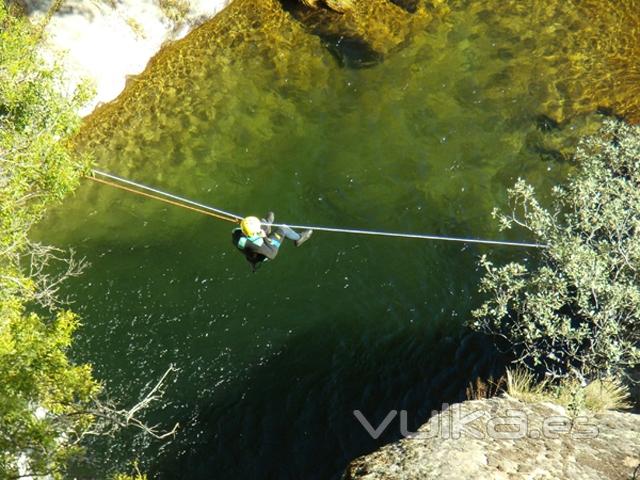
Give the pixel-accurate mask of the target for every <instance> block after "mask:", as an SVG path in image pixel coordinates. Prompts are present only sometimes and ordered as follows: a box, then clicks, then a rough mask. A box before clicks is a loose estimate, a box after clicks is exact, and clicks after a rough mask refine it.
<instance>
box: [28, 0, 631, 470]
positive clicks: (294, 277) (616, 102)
mask: <svg viewBox="0 0 640 480" xmlns="http://www.w3.org/2000/svg"><path fill="white" fill-rule="evenodd" d="M541 3H542V2H537V1H534V0H528V1H525V2H522V1H520V2H490V4H487V2H479V1H466V2H459V3H456V5H457V6H456V7H455V8H451V9H450V10H449V11H447V10H442V11H440V13H439V14H438V15H436V14H435V13H434V14H433V16H432V17H430V20H429V21H428V22H427V21H425V22H424V23H423V24H422V27H421V29H420V30H419V31H418V32H416V33H415V34H413V35H411V36H410V37H408V39H407V41H406V42H405V43H404V44H403V45H401V46H399V47H398V48H395V49H393V50H392V51H391V52H390V53H389V54H388V55H386V56H385V57H384V61H383V62H381V63H378V64H376V65H371V66H370V67H369V68H366V69H352V68H344V66H342V65H344V62H342V63H341V62H339V61H337V59H336V57H335V55H334V53H335V52H334V53H332V52H331V51H330V50H329V49H327V48H326V47H325V44H324V43H323V39H322V38H321V37H319V36H317V35H315V34H314V33H313V32H310V31H309V30H308V27H307V26H305V25H304V24H303V23H301V22H300V21H299V20H296V19H294V18H293V17H292V16H291V15H290V14H289V13H287V12H286V11H285V10H283V9H281V6H280V3H279V2H276V1H275V0H263V1H259V2H258V1H249V0H237V1H236V2H235V3H234V4H232V6H231V7H230V8H229V9H227V10H226V11H225V12H223V13H222V14H220V15H219V16H218V17H216V19H214V20H213V21H211V22H210V23H208V24H206V25H204V26H203V27H201V28H199V29H198V30H196V31H195V32H193V33H192V34H191V35H189V36H188V37H187V38H186V39H184V41H181V42H178V43H176V44H173V45H171V46H169V47H167V48H166V49H165V50H163V52H162V53H161V54H159V55H158V56H157V57H156V58H155V59H154V60H153V61H152V62H151V64H150V66H149V68H148V69H147V71H146V72H145V73H144V74H142V75H141V76H139V77H136V78H133V79H131V80H130V82H129V84H128V87H127V90H126V92H125V93H124V94H123V95H122V96H121V98H120V99H119V100H118V101H116V102H114V103H113V104H110V105H107V106H105V107H104V108H102V109H101V111H100V112H98V113H97V114H96V115H94V116H93V117H92V118H91V119H89V120H88V122H87V123H86V126H85V129H84V131H83V133H82V135H81V137H80V139H79V144H80V148H84V149H88V150H90V151H92V152H93V153H94V154H95V156H96V159H97V163H98V165H99V166H100V167H101V168H102V169H104V170H108V171H113V172H115V173H118V174H120V175H123V176H128V177H130V178H133V179H136V180H139V181H142V182H145V183H148V184H151V185H154V186H157V187H160V188H163V189H166V190H169V191H173V192H175V193H178V194H181V195H185V196H188V197H191V198H194V199H197V200H199V201H202V202H205V203H209V204H212V205H215V206H218V207H221V208H224V209H229V210H232V211H235V212H238V213H253V214H263V213H264V212H266V211H267V210H270V209H272V210H275V212H276V215H277V219H278V220H282V221H286V222H291V223H294V222H295V223H317V224H324V225H331V226H348V227H355V228H362V227H364V228H368V227H372V228H376V229H384V230H397V231H408V232H422V233H434V234H449V235H460V236H462V235H464V236H478V237H492V238H504V235H505V234H504V233H501V232H498V231H497V229H496V227H495V224H494V222H493V221H492V219H491V218H490V212H491V210H492V208H493V207H494V206H496V205H497V206H504V202H505V192H506V188H507V187H508V186H510V185H511V184H513V183H514V181H515V179H516V178H517V177H524V178H526V179H527V180H528V181H529V182H531V183H532V184H534V185H535V186H536V187H537V188H538V189H539V190H540V191H541V192H546V191H548V190H549V189H550V187H551V186H553V185H555V184H556V183H557V182H558V181H560V180H561V179H562V178H563V176H564V175H565V174H566V172H567V170H568V169H569V168H570V162H568V161H567V158H568V155H569V152H570V151H571V148H572V147H573V145H574V144H575V141H576V138H577V137H578V136H579V135H581V134H583V133H586V132H589V131H592V130H593V129H594V128H596V127H597V124H598V122H599V115H597V114H592V112H593V110H594V108H595V105H596V104H595V103H593V102H594V101H595V100H594V99H595V98H598V97H602V98H609V99H610V100H611V103H610V104H604V103H603V104H602V105H604V106H607V105H609V106H611V107H614V108H618V106H623V105H626V103H625V102H624V101H623V99H624V98H627V99H628V98H630V97H628V96H627V97H625V96H621V97H617V96H616V95H614V94H612V92H610V91H609V90H608V89H607V88H606V84H605V83H606V82H605V83H598V82H593V81H590V80H589V81H588V79H587V78H585V77H584V76H580V75H578V73H577V72H579V70H580V68H586V67H585V66H586V65H589V66H590V68H591V70H593V71H595V72H597V71H598V68H604V67H603V66H602V65H604V64H605V63H604V62H605V61H608V60H607V59H608V58H609V57H607V55H598V52H605V51H606V52H609V51H611V52H613V51H614V50H607V47H605V44H606V42H605V43H602V44H601V43H596V44H594V45H593V47H594V49H595V53H593V52H594V51H593V50H591V49H589V50H584V48H585V45H588V43H584V42H586V40H585V39H586V38H589V35H591V34H592V33H590V32H593V29H595V28H597V25H598V21H596V20H594V18H596V19H597V18H602V19H603V20H601V22H607V23H606V25H610V23H608V22H614V20H615V21H616V22H618V23H616V25H626V22H627V21H628V20H627V15H630V14H631V13H632V12H631V11H627V10H625V8H627V7H622V6H624V5H628V4H627V3H624V2H621V3H620V5H622V6H621V7H620V8H619V9H618V10H607V11H606V12H605V14H606V15H605V16H604V17H600V16H599V15H600V14H599V13H598V11H596V10H593V12H592V13H591V14H590V15H586V14H585V9H587V10H588V9H589V8H591V7H590V3H589V2H579V4H577V5H573V4H572V3H571V2H553V6H551V5H552V4H551V3H550V2H544V3H545V7H542V6H541ZM443 8H444V7H443ZM403 11H404V10H403ZM589 11H590V10H589ZM616 12H617V13H616ZM405 13H406V12H405ZM630 33H634V34H636V33H637V30H632V31H630ZM610 37H611V36H609V37H603V38H610ZM603 42H604V40H603ZM589 45H590V44H589ZM578 48H580V49H582V50H578ZM615 51H617V50H615ZM612 55H613V53H612ZM620 61H623V59H622V57H620ZM596 65H597V66H596ZM636 73H637V71H636ZM571 79H573V80H574V81H570V80H571ZM591 80H593V79H591ZM602 82H604V79H602ZM634 88H635V87H634ZM589 89H591V90H589ZM629 105H630V104H629ZM624 111H625V112H632V111H633V109H632V107H629V108H627V109H626V110H624ZM543 196H544V195H543ZM229 231H230V226H229V225H228V224H224V223H220V222H218V221H215V220H212V219H210V218H207V217H201V216H198V215H196V214H194V213H192V212H187V211H182V210H178V209H175V208H173V207H170V206H167V205H164V204H160V203H156V202H151V201H148V200H143V199H140V198H137V197H132V196H129V195H127V194H125V193H123V192H120V191H114V190H109V189H107V188H106V187H103V186H96V185H92V184H89V183H87V184H85V185H83V186H82V188H81V189H80V191H79V192H78V194H77V196H76V198H74V199H71V200H70V201H68V202H67V204H66V205H65V206H64V207H63V208H62V209H60V210H59V211H57V212H54V213H53V214H52V215H51V216H50V218H49V220H48V222H47V224H46V225H44V226H43V227H42V229H41V232H40V236H42V237H45V238H46V240H47V241H49V242H52V243H56V244H58V245H63V246H64V245H68V246H73V247H74V248H76V249H77V250H78V251H79V252H80V253H81V254H82V255H85V256H86V257H87V258H88V260H89V261H90V262H91V263H92V268H91V269H90V270H89V271H88V272H87V273H86V274H85V275H84V276H83V277H82V278H81V279H77V280H74V283H73V284H70V285H69V290H70V291H72V292H73V293H74V297H75V300H76V302H77V303H76V308H77V309H78V310H79V311H80V313H81V314H82V316H83V318H84V327H83V328H82V329H81V332H80V338H79V340H78V342H77V350H76V355H77V356H78V358H79V359H82V360H89V361H91V362H93V363H94V364H95V366H96V374H97V376H98V377H99V378H104V379H105V382H106V384H107V387H108V388H109V389H110V391H111V392H112V393H113V395H115V396H118V397H120V398H122V399H123V400H125V401H133V400H135V399H136V398H137V396H138V393H139V391H140V389H142V388H143V387H144V385H145V384H146V382H147V381H149V380H152V379H155V378H157V376H158V375H160V374H161V373H162V372H163V371H164V370H165V368H166V366H167V365H168V364H169V363H174V364H176V365H177V366H178V367H179V368H181V373H180V375H179V376H178V377H177V379H176V381H175V383H174V384H173V385H171V388H170V389H169V390H168V392H167V400H168V403H167V405H166V406H164V407H163V408H159V409H157V410H156V411H155V412H153V413H152V415H151V418H150V421H152V422H155V421H160V422H164V423H166V424H167V425H173V422H175V421H176V420H179V421H180V422H181V424H182V426H183V428H182V431H181V434H180V435H179V436H178V438H177V439H176V440H175V441H174V442H172V443H171V444H169V445H166V446H164V447H162V448H161V449H159V450H158V446H157V445H151V446H146V445H145V444H144V442H142V440H141V439H140V438H138V437H132V438H131V439H129V440H128V441H127V442H125V445H124V446H121V447H119V448H116V447H115V446H113V445H103V446H102V448H104V449H105V450H108V451H109V454H108V456H109V457H110V460H109V461H107V464H108V465H110V466H113V465H114V460H113V459H114V458H130V457H131V451H132V449H133V451H135V452H137V453H139V454H140V456H141V457H142V460H143V463H144V464H145V465H147V466H148V468H149V469H150V470H152V471H156V472H159V473H162V475H160V478H193V479H199V478H201V479H204V478H212V477H213V478H265V477H266V478H328V477H330V476H332V475H336V474H338V473H339V472H340V469H341V468H343V467H344V465H345V464H346V462H347V461H348V460H349V459H351V458H353V457H354V456H356V455H359V454H362V453H365V452H367V451H370V450H371V449H373V448H375V447H376V446H377V445H379V444H380V442H381V441H388V440H390V439H392V438H395V437H397V435H398V431H397V428H395V429H394V430H393V432H389V433H388V434H386V435H385V436H383V438H382V439H381V440H380V441H378V442H374V441H372V440H371V439H369V438H367V437H366V434H365V432H364V430H363V429H362V428H361V427H360V426H359V424H358V423H357V422H356V420H355V419H354V417H353V415H352V413H351V412H352V411H353V410H354V409H359V410H362V411H363V412H364V413H365V414H366V415H367V418H370V419H371V421H372V422H374V420H375V421H378V420H381V419H383V418H384V417H385V416H386V414H387V412H388V410H389V409H394V408H395V409H407V410H408V411H409V415H410V419H411V421H412V422H413V424H412V425H410V427H412V428H413V427H415V426H416V425H417V424H418V423H420V421H423V420H424V419H425V418H426V416H427V414H428V412H429V410H430V409H431V408H435V407H436V406H437V405H438V404H439V402H440V401H441V400H442V399H449V400H451V399H455V398H457V396H458V395H459V392H460V381H461V380H462V379H466V378H469V377H470V376H473V375H474V374H476V373H480V372H481V371H482V369H483V368H485V367H483V365H484V364H483V363H482V362H480V361H479V360H480V358H482V357H484V356H486V355H485V353H486V348H487V345H485V350H483V349H482V348H481V346H480V345H478V344H476V343H473V342H471V343H469V344H465V345H466V346H465V347H464V349H463V350H462V352H463V353H461V350H460V349H459V344H458V340H457V338H458V337H457V336H458V334H459V331H460V326H461V324H462V323H463V322H464V320H465V319H466V318H467V317H468V313H469V311H470V309H471V308H472V307H473V306H475V305H476V304H477V301H478V299H477V297H476V293H475V290H476V282H477V279H478V277H479V272H477V271H476V267H475V261H476V258H477V256H478V255H479V254H482V253H489V252H491V253H492V254H493V255H495V256H496V257H498V258H502V259H509V258H521V257H522V256H523V255H524V256H527V257H530V258H532V259H534V258H535V256H534V255H532V254H531V252H527V251H518V250H514V249H509V248H492V249H488V248H485V247H478V246H465V245H459V244H440V243H434V242H418V241H409V240H398V239H379V238H375V239H372V238H359V237H349V236H337V235H330V234H320V233H318V234H316V235H315V236H314V237H313V238H312V240H311V241H310V242H308V243H307V244H305V245H304V247H302V248H300V249H295V248H292V245H285V246H284V250H283V252H282V253H281V255H280V256H279V257H278V259H277V261H275V262H274V263H272V264H270V265H266V266H265V267H264V268H263V269H261V271H260V272H259V273H258V274H255V275H253V274H251V273H250V272H249V269H248V268H247V265H246V262H245V261H244V260H243V259H242V258H241V256H240V255H238V254H237V253H235V252H234V251H233V250H232V247H231V243H230V235H229V233H230V232H229ZM524 235H525V234H524V232H511V233H509V238H511V239H516V238H520V239H522V240H527V239H526V238H524ZM463 387H464V385H463ZM463 389H464V388H463ZM396 427H397V425H396ZM147 447H148V448H147ZM100 468H102V467H100Z"/></svg>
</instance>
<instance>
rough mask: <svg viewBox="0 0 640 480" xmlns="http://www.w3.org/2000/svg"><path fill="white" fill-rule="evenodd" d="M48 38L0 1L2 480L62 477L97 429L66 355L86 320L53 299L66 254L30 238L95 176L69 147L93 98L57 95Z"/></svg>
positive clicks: (79, 370) (82, 371)
mask: <svg viewBox="0 0 640 480" xmlns="http://www.w3.org/2000/svg"><path fill="white" fill-rule="evenodd" d="M40 36H41V29H40V28H38V26H34V25H31V24H29V23H28V22H27V21H26V20H23V19H20V18H18V16H16V15H12V14H11V12H9V10H8V8H7V7H6V6H5V3H4V2H0V379H1V380H0V478H17V477H18V475H19V474H21V475H25V474H32V475H44V474H47V475H51V476H52V477H55V478H58V477H60V476H61V475H62V474H63V473H62V472H63V471H64V468H65V467H64V466H65V464H66V462H67V461H68V460H69V459H70V458H71V457H73V456H75V455H77V454H78V453H80V447H79V445H78V443H77V441H78V440H79V437H80V435H81V432H84V431H85V430H86V428H88V426H89V425H90V424H91V423H92V420H93V418H92V416H91V415H90V414H88V413H83V412H86V407H87V406H88V405H90V403H91V402H92V399H93V398H94V397H95V395H96V394H97V392H98V391H99V385H98V384H97V383H96V382H95V380H94V379H93V378H92V375H91V368H90V366H88V365H76V364H74V363H73V362H71V361H70V360H69V358H68V356H67V351H68V348H69V347H70V344H71V339H72V335H73V332H74V330H75V328H76V327H77V325H78V321H77V318H76V316H75V315H74V314H73V313H72V312H69V311H67V310H65V309H64V308H62V307H61V306H60V304H59V303H58V302H57V300H56V298H55V292H56V290H57V286H58V284H59V283H58V282H59V281H60V280H61V279H62V277H64V274H63V275H62V277H53V276H51V275H50V274H48V273H47V272H48V270H47V268H48V266H49V265H50V264H51V263H52V262H54V261H58V260H62V261H64V259H63V257H62V256H61V255H60V253H61V252H60V251H59V250H56V249H52V248H48V247H45V246H42V245H38V244H34V243H32V242H31V241H30V240H29V237H28V234H29V229H30V227H31V226H32V225H33V224H34V223H36V222H37V221H38V220H39V219H40V218H41V217H42V215H43V214H44V212H45V210H46V208H48V207H49V206H51V205H54V204H56V203H58V202H59V201H61V200H62V198H64V197H65V195H67V194H68V193H70V192H71V191H73V189H74V188H75V187H76V185H77V184H78V182H79V179H80V177H81V175H82V173H83V172H84V171H85V169H86V168H87V162H86V161H85V160H83V159H78V158H75V157H73V156H72V155H71V154H70V152H69V149H68V148H67V145H66V144H67V142H68V139H69V138H70V137H71V135H73V133H74V132H75V131H76V129H77V128H78V126H79V124H80V119H79V117H78V115H77V114H76V111H77V108H78V107H79V105H80V104H81V103H82V102H83V100H84V99H85V98H86V96H85V93H86V92H78V95H76V96H75V97H74V98H70V99H69V98H65V97H64V96H62V95H61V94H60V93H59V92H60V90H61V88H60V82H61V76H60V75H61V74H60V70H59V69H58V68H57V67H55V66H53V67H51V66H47V65H46V64H45V63H44V62H43V61H42V60H41V59H40V58H39V56H38V53H37V45H38V41H39V39H40ZM69 267H70V269H67V270H65V271H66V272H67V273H70V274H72V273H73V272H74V271H77V270H75V267H77V264H76V263H75V262H71V263H70V264H69ZM20 457H22V467H21V468H19V467H18V459H19V458H20Z"/></svg>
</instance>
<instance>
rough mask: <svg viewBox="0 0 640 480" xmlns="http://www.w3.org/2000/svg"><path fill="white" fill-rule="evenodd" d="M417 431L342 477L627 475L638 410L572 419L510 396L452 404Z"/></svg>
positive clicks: (635, 459)
mask: <svg viewBox="0 0 640 480" xmlns="http://www.w3.org/2000/svg"><path fill="white" fill-rule="evenodd" d="M417 433H418V435H417V436H414V437H411V438H405V439H402V440H400V441H398V442H395V443H392V444H389V445H386V446H384V447H382V448H381V449H379V450H377V451H375V452H373V453H370V454H368V455H364V456H362V457H359V458H357V459H355V460H353V461H352V462H351V463H350V464H349V466H348V467H347V469H346V470H345V472H344V475H343V477H342V480H382V479H385V480H392V479H403V480H411V479H416V480H418V479H420V480H457V479H460V478H473V479H477V480H489V479H503V480H516V479H533V478H535V479H550V480H551V479H558V480H560V479H572V478H580V479H582V480H603V479H610V480H613V479H616V480H617V479H619V480H627V479H630V478H632V476H633V473H634V470H636V469H637V468H638V466H639V465H640V415H635V414H632V413H621V412H614V411H607V412H603V413H597V414H589V415H588V416H583V417H575V418H571V417H570V415H569V414H568V413H567V412H566V411H565V409H564V408H563V407H560V406H558V405H553V404H549V403H524V402H521V401H519V400H516V399H514V398H512V397H510V396H508V395H503V396H501V397H493V398H490V399H483V400H473V401H466V402H462V403H459V404H454V405H451V406H450V407H449V408H448V409H447V410H445V411H443V412H441V413H439V414H437V415H434V416H433V417H431V419H429V421H428V422H427V423H425V424H424V425H422V426H421V427H420V428H419V429H418V432H417Z"/></svg>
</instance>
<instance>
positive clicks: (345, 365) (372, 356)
mask: <svg viewBox="0 0 640 480" xmlns="http://www.w3.org/2000/svg"><path fill="white" fill-rule="evenodd" d="M447 330H448V328H442V329H435V330H433V331H430V332H426V331H423V332H421V333H419V334H418V335H416V336H415V337H414V338H413V339H412V341H411V342H409V343H407V342H406V341H405V339H402V336H401V335H399V334H393V335H391V337H390V338H388V339H386V341H385V342H383V343H381V344H380V345H379V347H380V348H381V350H382V351H383V353H382V354H380V353H378V354H376V353H372V352H371V351H370V347H369V346H367V345H366V344H365V343H363V341H362V339H361V338H360V337H359V336H357V335H354V336H353V337H347V338H345V337H343V338H341V341H340V345H339V346H338V348H336V349H332V348H330V347H329V348H318V343H321V342H322V340H320V339H322V338H325V337H326V336H327V335H331V332H327V331H325V330H324V329H323V328H322V327H321V326H316V329H314V330H313V331H310V332H307V333H306V334H305V335H304V336H295V337H293V338H291V341H290V342H289V343H288V344H287V345H285V346H284V348H283V349H282V351H281V354H280V355H278V356H277V357H275V358H273V359H272V360H271V361H269V362H268V363H266V364H265V365H262V366H259V367H256V368H254V369H252V370H251V371H250V372H249V373H248V375H247V380H246V383H245V385H244V386H243V387H241V389H242V390H243V391H244V393H243V394H242V396H241V397H238V396H237V395H228V396H226V395H223V396H221V397H220V398H218V399H216V400H215V401H213V402H212V403H211V404H206V403H205V404H202V405H200V406H199V407H198V408H197V410H198V413H197V414H196V415H195V417H194V418H192V419H191V421H190V423H191V424H193V425H197V428H198V429H199V431H200V432H201V434H200V435H199V438H198V441H197V442H191V443H187V444H184V443H182V442H181V441H180V440H177V441H176V442H175V443H174V444H173V445H171V446H170V447H169V449H168V451H166V452H165V455H164V458H165V461H163V462H162V463H161V464H160V465H159V466H158V470H157V471H156V472H154V473H155V474H156V475H158V478H161V479H178V478H191V479H205V478H216V479H236V478H264V479H299V478H305V479H327V478H336V479H337V478H339V477H340V475H341V474H342V472H343V470H344V468H345V467H346V466H347V464H348V463H349V462H350V461H351V460H353V459H354V458H356V457H358V456H360V455H363V454H366V453H369V452H371V451H373V450H375V449H377V448H379V447H380V446H382V445H384V444H387V443H389V442H393V441H395V440H398V439H400V438H401V429H402V427H403V426H402V425H401V423H400V416H399V415H395V416H394V419H393V421H392V422H391V423H390V424H389V425H388V426H387V427H386V429H385V430H384V431H383V432H382V434H381V435H380V437H379V438H377V439H374V438H372V437H371V436H370V434H369V433H367V431H366V430H365V428H364V427H363V426H361V424H359V421H358V420H357V419H356V417H355V416H354V413H353V412H354V410H359V411H361V412H362V414H363V415H364V416H365V417H366V419H367V421H369V423H370V424H371V426H372V427H373V428H374V429H376V428H378V426H379V425H380V424H381V423H382V422H383V421H384V419H385V418H386V417H387V416H388V415H389V413H390V412H391V411H392V410H396V411H398V412H399V411H402V410H404V411H406V413H407V417H406V418H407V424H406V425H405V427H406V428H408V430H409V431H415V430H417V428H418V427H419V426H420V425H422V424H423V423H424V422H425V421H426V420H427V419H428V418H429V416H430V415H431V414H432V412H433V411H434V410H438V411H439V410H441V409H442V407H443V405H442V404H443V403H449V404H451V403H455V402H459V401H461V400H464V399H465V390H466V388H467V386H468V385H469V384H470V383H471V382H473V381H474V380H475V379H476V378H477V377H482V378H485V379H486V378H489V377H493V378H498V377H499V376H500V375H501V374H502V372H503V365H504V364H505V362H506V359H505V357H504V356H501V355H499V354H497V353H496V351H495V349H494V348H493V347H492V344H491V342H490V341H488V340H487V339H486V338H483V337H482V336H481V335H479V334H474V333H465V332H459V333H457V334H456V333H453V334H452V333H451V332H447ZM325 347H327V346H326V345H325ZM311 356H313V359H311V358H310V357H311ZM318 357H319V358H318ZM314 364H315V365H318V364H321V365H323V366H324V367H325V369H326V370H324V371H323V370H319V371H309V369H308V366H309V365H314ZM406 365H419V369H407V368H406ZM328 372H329V373H328ZM283 375H286V377H287V380H286V381H283V378H282V376H283ZM287 384H288V385H287ZM283 387H284V388H283Z"/></svg>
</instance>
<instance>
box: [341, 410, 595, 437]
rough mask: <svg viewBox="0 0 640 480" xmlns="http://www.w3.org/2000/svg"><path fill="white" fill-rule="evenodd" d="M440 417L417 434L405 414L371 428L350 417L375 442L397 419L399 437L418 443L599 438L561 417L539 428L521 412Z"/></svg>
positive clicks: (581, 421)
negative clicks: (419, 439) (414, 439)
mask: <svg viewBox="0 0 640 480" xmlns="http://www.w3.org/2000/svg"><path fill="white" fill-rule="evenodd" d="M441 412H442V413H440V414H439V415H438V413H439V412H437V411H433V412H431V413H432V415H434V416H435V415H437V417H434V418H432V419H431V421H429V423H428V424H427V428H425V429H423V430H421V431H419V432H411V431H409V427H408V423H409V422H408V414H407V411H406V410H400V411H398V410H391V411H390V412H389V413H388V414H387V415H386V417H384V419H383V420H382V422H381V423H380V424H379V425H378V426H377V427H375V428H374V426H373V425H372V424H371V422H369V420H368V419H367V418H366V417H365V415H364V414H363V413H362V412H361V411H360V410H354V411H353V415H354V416H355V417H356V419H357V420H358V422H360V425H362V426H363V427H364V429H365V430H366V431H367V433H368V434H369V435H370V436H371V438H373V439H374V440H377V439H378V438H380V436H381V435H382V434H383V433H384V432H385V431H386V430H387V428H388V427H389V425H391V423H392V422H393V421H394V420H395V418H396V417H398V416H399V417H400V434H401V435H402V436H403V437H404V438H413V437H418V438H421V439H430V438H438V437H439V438H441V439H442V440H448V439H452V440H457V439H459V438H461V437H462V436H465V437H468V438H475V439H479V440H481V439H483V438H486V437H489V438H493V439H496V440H500V439H505V440H506V439H508V440H517V439H519V438H525V437H528V438H540V437H543V438H549V439H556V438H560V436H561V435H570V436H571V437H572V438H575V439H580V438H595V437H597V436H598V433H599V431H598V428H597V427H596V426H595V425H592V424H590V423H589V418H588V417H574V418H569V417H566V416H563V415H551V416H548V417H544V418H542V419H540V420H541V422H540V421H537V422H536V425H538V424H539V427H538V428H532V427H531V426H530V425H529V423H530V422H529V418H528V417H527V414H526V412H524V411H521V410H516V409H512V410H507V411H506V415H504V416H491V415H489V414H488V412H486V411H483V410H474V411H465V412H463V411H462V406H461V405H460V404H455V405H449V404H447V403H444V404H442V410H441Z"/></svg>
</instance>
